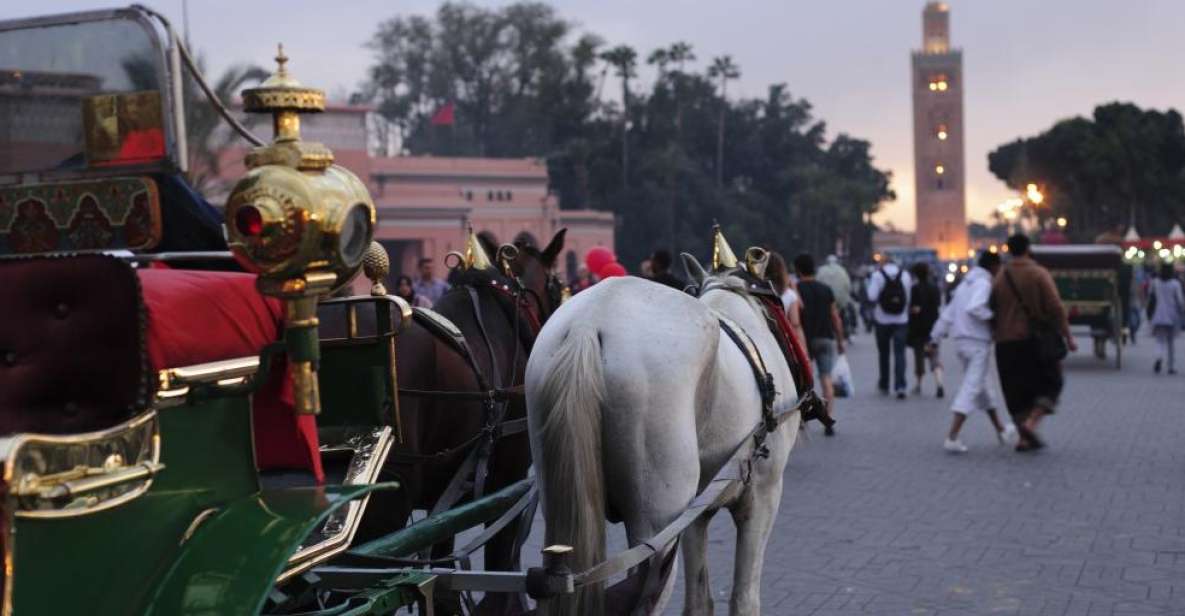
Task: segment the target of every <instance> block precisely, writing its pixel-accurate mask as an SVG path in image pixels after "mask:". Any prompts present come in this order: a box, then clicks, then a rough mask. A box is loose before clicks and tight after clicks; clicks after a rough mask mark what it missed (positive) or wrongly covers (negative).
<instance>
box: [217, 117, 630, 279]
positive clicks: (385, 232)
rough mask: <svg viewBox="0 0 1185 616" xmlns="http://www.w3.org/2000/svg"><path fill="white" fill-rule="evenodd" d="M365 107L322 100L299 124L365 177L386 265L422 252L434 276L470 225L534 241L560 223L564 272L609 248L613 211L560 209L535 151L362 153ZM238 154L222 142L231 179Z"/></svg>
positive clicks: (540, 242)
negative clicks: (524, 154)
mask: <svg viewBox="0 0 1185 616" xmlns="http://www.w3.org/2000/svg"><path fill="white" fill-rule="evenodd" d="M370 112H371V109H370V108H368V107H359V106H330V107H329V108H327V109H326V110H325V112H324V113H320V114H310V115H306V116H304V117H303V118H302V127H301V132H302V136H303V137H304V138H305V139H306V140H309V141H318V142H321V143H324V144H325V145H326V146H329V148H330V149H332V150H333V154H334V157H335V158H336V160H337V163H338V164H341V165H343V166H345V167H347V168H348V169H350V170H351V171H353V172H354V173H355V174H356V175H358V177H360V178H362V179H363V180H365V181H366V182H367V185H368V187H369V188H370V193H371V196H372V197H373V198H374V202H375V205H376V206H377V207H378V228H377V229H376V231H375V239H377V240H378V241H379V242H381V243H382V244H383V246H385V247H386V248H387V252H388V253H389V254H390V256H391V271H392V272H393V273H395V272H398V273H405V274H409V275H411V274H413V273H414V271H415V269H416V264H417V262H418V261H419V259H421V258H423V257H428V258H431V259H434V260H435V262H436V263H437V267H436V272H437V275H438V276H441V277H443V276H444V274H445V268H444V266H443V265H442V264H443V262H444V257H445V255H446V254H448V252H449V251H451V250H461V248H462V246H463V244H464V240H465V231H466V229H467V228H468V227H469V226H470V225H472V227H473V230H474V231H476V232H479V233H480V232H487V233H489V234H491V235H493V237H494V238H495V239H496V240H497V241H498V242H500V243H503V242H512V241H514V240H515V239H520V238H523V239H528V240H529V241H532V242H534V243H535V245H536V246H538V247H540V248H542V247H543V246H544V245H546V243H547V242H548V241H549V240H550V239H551V237H552V235H553V234H554V233H555V232H556V231H558V230H559V229H561V228H564V227H566V228H567V229H568V234H567V240H566V242H565V244H564V246H565V248H564V257H563V259H562V261H561V262H560V264H559V269H560V271H561V273H564V274H567V275H568V276H570V277H571V276H574V275H575V273H576V268H577V267H578V265H579V264H580V263H582V262H583V258H584V254H585V253H586V252H588V250H589V249H590V248H593V247H595V246H604V247H606V248H608V249H610V250H613V248H614V246H613V232H614V217H613V214H612V213H610V212H601V211H595V210H561V209H560V208H559V203H558V202H557V200H556V198H555V196H554V195H552V194H551V192H550V191H549V190H548V177H547V165H546V163H545V162H544V161H542V160H539V159H533V158H513V159H509V158H442V157H434V156H397V157H376V156H371V155H370V154H369V153H368V151H369V148H368V144H369V139H370V135H369V132H368V130H367V115H368V114H369V113H370ZM242 155H243V150H242V149H234V150H230V151H227V152H225V153H224V154H223V155H222V157H221V158H222V160H223V161H224V163H223V165H222V168H221V169H220V173H219V175H220V176H221V177H223V178H228V179H230V180H231V181H233V179H234V178H237V177H239V176H240V175H241V173H242V172H243V166H242ZM226 188H227V189H229V188H230V187H229V186H227V187H226ZM215 200H217V199H215Z"/></svg>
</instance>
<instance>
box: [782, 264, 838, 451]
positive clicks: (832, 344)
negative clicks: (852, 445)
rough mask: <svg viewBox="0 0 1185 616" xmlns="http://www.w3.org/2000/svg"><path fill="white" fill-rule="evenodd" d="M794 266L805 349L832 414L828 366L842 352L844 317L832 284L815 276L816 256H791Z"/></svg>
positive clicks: (832, 390) (828, 431) (829, 433)
mask: <svg viewBox="0 0 1185 616" xmlns="http://www.w3.org/2000/svg"><path fill="white" fill-rule="evenodd" d="M794 269H795V271H797V272H798V297H799V299H800V301H801V302H802V330H803V332H805V334H806V343H807V349H808V351H809V352H810V356H811V359H813V360H814V361H815V365H816V366H817V367H818V372H816V374H818V375H819V385H820V387H821V388H822V389H823V400H824V401H825V402H826V403H827V414H828V415H829V416H831V417H835V385H834V383H832V381H831V369H832V368H834V367H835V360H836V358H837V357H838V356H839V354H841V353H843V352H844V335H843V320H841V319H840V317H839V308H838V307H837V306H836V303H835V295H834V294H833V293H832V292H831V288H830V287H828V286H827V285H825V284H823V283H822V282H819V281H818V280H817V279H815V274H816V272H815V259H814V258H813V257H811V256H810V255H808V254H801V255H798V256H797V257H795V258H794ZM823 433H824V434H826V435H827V436H832V435H834V434H835V431H834V429H832V427H831V426H830V425H828V426H826V427H824V428H823Z"/></svg>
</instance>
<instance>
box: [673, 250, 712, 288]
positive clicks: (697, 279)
mask: <svg viewBox="0 0 1185 616" xmlns="http://www.w3.org/2000/svg"><path fill="white" fill-rule="evenodd" d="M679 256H680V257H682V259H683V269H685V270H687V277H688V278H689V279H691V280H692V281H693V282H694V283H695V284H696V285H702V284H703V283H704V279H705V278H707V277H708V272H707V271H705V270H704V266H702V265H700V264H699V259H696V258H695V257H693V256H691V255H689V254H687V253H685V252H681V253H679Z"/></svg>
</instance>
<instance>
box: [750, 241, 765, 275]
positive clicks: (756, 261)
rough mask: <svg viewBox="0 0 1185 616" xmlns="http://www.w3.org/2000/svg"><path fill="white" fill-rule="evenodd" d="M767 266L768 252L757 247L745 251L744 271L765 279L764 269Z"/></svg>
mask: <svg viewBox="0 0 1185 616" xmlns="http://www.w3.org/2000/svg"><path fill="white" fill-rule="evenodd" d="M768 265H769V251H768V250H766V249H764V248H761V247H759V246H750V247H749V249H748V250H746V251H745V269H746V270H747V271H748V272H749V273H750V274H752V275H754V276H756V277H758V278H765V268H766V266H768Z"/></svg>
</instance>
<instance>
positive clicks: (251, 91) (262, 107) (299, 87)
mask: <svg viewBox="0 0 1185 616" xmlns="http://www.w3.org/2000/svg"><path fill="white" fill-rule="evenodd" d="M278 109H289V110H292V111H325V92H323V91H321V90H318V89H316V88H308V87H305V86H304V85H303V84H301V83H300V82H299V81H297V80H296V78H294V77H293V76H292V75H290V74H289V73H288V56H287V55H285V54H284V44H283V43H280V44H279V45H277V46H276V72H275V73H273V74H272V76H271V77H268V78H267V80H266V81H264V82H263V83H261V84H259V86H257V87H254V88H248V89H246V90H243V110H244V111H247V112H249V113H271V112H273V111H276V110H278Z"/></svg>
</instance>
